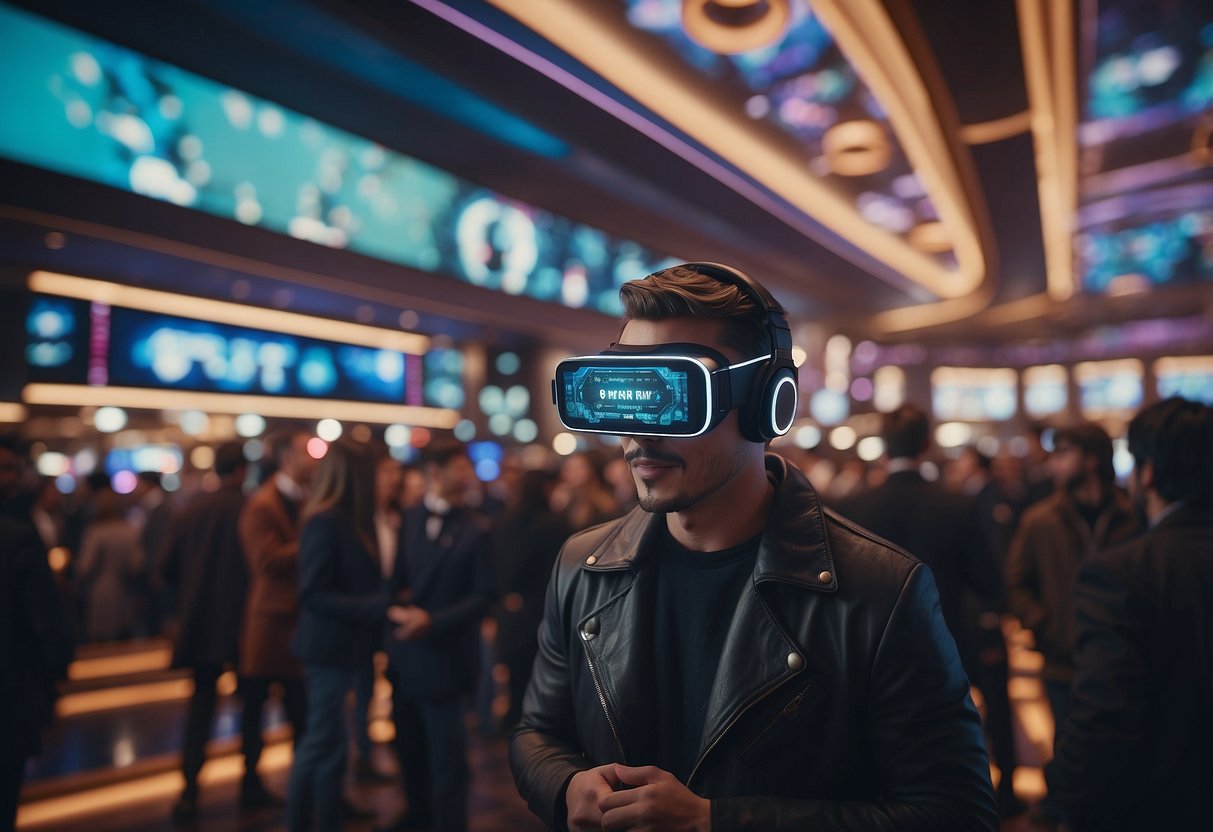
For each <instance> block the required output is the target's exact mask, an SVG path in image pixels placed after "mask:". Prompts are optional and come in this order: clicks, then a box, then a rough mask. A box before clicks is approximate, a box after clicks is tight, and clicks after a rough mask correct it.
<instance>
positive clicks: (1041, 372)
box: [1023, 364, 1070, 419]
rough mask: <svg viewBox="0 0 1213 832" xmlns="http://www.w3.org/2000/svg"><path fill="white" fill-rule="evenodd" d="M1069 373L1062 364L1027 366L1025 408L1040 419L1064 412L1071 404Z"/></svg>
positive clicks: (1032, 415) (1025, 372) (1028, 412)
mask: <svg viewBox="0 0 1213 832" xmlns="http://www.w3.org/2000/svg"><path fill="white" fill-rule="evenodd" d="M1068 385H1069V375H1068V374H1067V373H1066V368H1065V367H1063V366H1062V365H1060V364H1046V365H1043V366H1040V367H1027V368H1025V369H1024V371H1023V409H1024V412H1025V413H1027V414H1028V416H1030V417H1032V418H1034V419H1039V418H1042V417H1044V416H1052V415H1054V414H1056V413H1064V412H1065V409H1066V406H1067V405H1068V404H1069V401H1070V396H1069V389H1068Z"/></svg>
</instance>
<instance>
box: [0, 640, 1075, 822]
mask: <svg viewBox="0 0 1213 832" xmlns="http://www.w3.org/2000/svg"><path fill="white" fill-rule="evenodd" d="M1007 634H1008V637H1009V644H1010V647H1011V667H1012V678H1011V684H1010V695H1011V700H1012V704H1013V707H1014V710H1015V717H1016V741H1017V744H1018V751H1019V758H1020V760H1021V762H1022V763H1023V765H1022V766H1021V767H1020V768H1019V769H1018V770H1017V772H1016V778H1015V787H1016V792H1017V794H1018V795H1019V796H1020V797H1021V798H1023V799H1024V800H1026V801H1028V802H1029V803H1034V802H1035V801H1037V800H1039V799H1040V797H1041V796H1042V795H1043V793H1044V779H1043V776H1042V774H1041V769H1040V765H1041V764H1042V762H1043V761H1044V760H1046V759H1047V756H1048V753H1049V749H1050V748H1051V746H1052V736H1053V722H1052V717H1051V715H1050V713H1049V708H1048V705H1047V703H1046V701H1045V699H1044V692H1043V689H1042V687H1041V684H1040V681H1039V679H1038V676H1037V674H1038V673H1039V668H1040V656H1039V654H1037V653H1034V652H1032V651H1031V650H1029V649H1027V646H1028V645H1029V644H1030V636H1029V634H1027V633H1022V632H1020V631H1019V630H1018V629H1017V627H1016V626H1015V625H1014V623H1013V622H1010V621H1008V622H1007ZM168 660H169V650H168V647H167V645H166V644H165V643H164V642H161V641H156V640H149V641H145V642H142V643H134V644H130V645H125V646H123V647H121V648H118V647H104V646H103V647H95V648H89V649H86V650H84V651H82V653H81V657H80V658H79V659H78V660H77V662H76V663H75V664H74V665H73V668H72V681H71V682H70V684H69V688H68V692H67V694H66V695H65V696H64V697H63V698H62V699H61V700H60V702H59V713H60V718H59V720H58V723H57V724H56V726H55V728H54V730H53V732H52V733H51V735H50V736H49V737H48V740H47V748H46V753H45V754H43V755H42V756H41V757H38V758H36V759H35V760H32V761H31V763H30V766H29V768H28V769H27V778H26V784H25V787H24V789H23V791H22V804H21V808H20V811H19V813H18V820H17V826H18V828H19V829H37V830H62V832H111V830H113V831H114V832H117V830H132V831H138V832H153V830H172V829H181V828H188V829H196V830H200V832H218V830H240V831H242V832H251V831H252V830H265V832H276V830H281V829H285V824H284V815H283V810H282V809H281V808H265V809H258V810H253V811H243V810H240V809H239V808H238V806H237V793H238V789H239V779H240V776H241V774H242V773H243V760H242V758H241V757H240V755H239V750H238V744H239V740H238V736H237V735H238V732H239V727H238V725H239V698H238V696H236V695H233V694H234V688H235V680H234V679H232V678H230V677H225V678H223V679H221V680H220V683H219V688H220V692H221V693H223V694H225V695H224V697H223V698H222V699H221V702H220V709H219V714H218V715H217V718H216V724H215V734H214V739H212V741H211V744H210V746H209V747H208V763H207V765H206V767H205V768H204V769H203V772H202V776H201V789H200V791H201V794H200V811H199V814H198V817H197V819H196V820H195V821H194V822H192V823H190V824H188V825H187V826H185V827H182V826H177V825H174V824H173V822H172V821H171V819H170V812H171V809H172V806H173V803H174V802H175V800H176V798H177V795H178V794H179V792H180V789H181V782H182V781H181V776H180V774H179V773H178V771H177V767H178V765H179V754H178V750H179V749H180V746H181V738H182V733H183V727H184V718H185V708H186V702H187V699H188V697H189V693H190V690H191V684H192V683H191V682H190V680H189V679H188V678H185V677H183V676H182V675H181V674H180V673H178V672H175V671H170V670H168V669H167V665H168ZM386 695H387V689H386V688H385V687H384V686H383V685H382V684H381V685H380V686H378V687H377V690H376V695H375V700H374V702H373V704H372V710H371V715H372V724H371V735H372V737H374V738H376V739H378V740H381V741H380V742H377V743H376V744H375V746H374V751H373V759H374V763H375V765H376V767H377V768H378V769H379V770H380V771H382V772H386V773H389V774H394V773H395V772H396V765H395V761H394V758H393V755H392V754H391V752H390V750H389V747H388V746H387V745H386V743H385V742H382V740H385V739H387V737H389V736H390V730H391V728H390V721H388V720H387V719H385V717H386V716H387V708H388V701H387V698H386ZM978 704H979V705H980V701H979V703H978ZM469 724H470V725H471V726H472V727H473V729H474V728H475V727H476V724H477V722H476V720H475V719H474V718H473V717H469ZM266 739H267V745H266V749H265V753H264V755H263V757H262V761H261V766H260V770H261V772H262V775H263V777H264V779H265V782H266V784H267V785H268V786H269V787H270V789H271V790H272V791H275V792H276V793H278V794H280V795H282V794H285V792H286V780H287V776H288V774H289V770H290V762H291V749H290V742H289V728H287V727H286V726H283V725H281V712H280V709H278V708H277V706H276V705H271V706H269V707H267V728H266ZM471 762H472V789H471V797H470V803H471V811H470V828H471V829H472V830H473V832H499V831H500V832H505V830H509V832H531V830H535V832H539V830H541V829H543V826H542V824H540V823H539V822H538V821H537V820H536V819H535V818H534V817H533V816H532V815H531V814H530V813H529V812H528V811H527V809H526V807H525V805H524V804H523V803H522V800H521V799H520V798H519V797H518V795H517V793H516V792H515V791H514V786H513V781H512V779H511V776H510V772H509V767H508V765H507V763H506V750H505V741H504V739H502V738H501V737H494V736H483V735H481V733H480V732H478V731H476V730H473V731H472V755H471ZM993 776H994V777H995V779H996V780H997V778H998V772H997V771H994V772H993ZM345 790H346V794H347V796H348V797H349V798H350V800H351V801H352V802H353V803H355V804H357V805H358V806H360V807H363V808H365V809H367V810H370V811H372V812H374V814H375V818H374V819H367V820H362V821H356V822H355V821H351V822H350V823H349V824H347V827H346V828H348V829H351V830H360V829H370V828H371V827H372V826H373V825H374V824H375V823H376V822H378V823H386V822H389V821H390V820H392V819H393V818H395V817H396V816H397V815H399V813H400V812H401V811H403V809H404V800H403V796H402V792H401V788H400V783H399V780H398V779H396V778H393V779H392V780H391V781H390V782H385V783H374V784H370V783H365V782H360V781H358V780H357V779H355V778H354V777H353V776H352V775H351V776H349V777H347V782H346V786H345ZM1047 828H1050V827H1048V826H1044V825H1037V824H1034V823H1033V822H1032V821H1031V820H1030V819H1029V816H1027V815H1024V816H1021V817H1018V818H1014V819H1011V820H1008V821H1006V822H1004V824H1003V826H1002V829H1003V832H1034V830H1037V829H1047Z"/></svg>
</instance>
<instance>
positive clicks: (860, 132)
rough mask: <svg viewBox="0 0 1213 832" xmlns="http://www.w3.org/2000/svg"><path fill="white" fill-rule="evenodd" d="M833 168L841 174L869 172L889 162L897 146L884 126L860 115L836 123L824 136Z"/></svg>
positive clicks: (832, 170) (867, 174)
mask: <svg viewBox="0 0 1213 832" xmlns="http://www.w3.org/2000/svg"><path fill="white" fill-rule="evenodd" d="M821 148H822V150H823V151H824V152H825V157H826V161H827V162H829V165H830V172H831V173H836V174H838V175H839V176H869V175H871V174H873V173H879V172H880V171H882V170H884V169H885V168H886V167H888V165H889V160H890V159H891V158H892V157H893V148H892V147H890V146H889V138H888V136H887V135H886V134H885V131H884V127H882V126H881V125H880V124H878V123H876V122H875V121H871V120H868V119H859V120H857V121H844V122H841V123H839V124H835V125H834V126H833V127H831V128H830V129H829V130H827V131H826V132H825V135H823V136H822V137H821Z"/></svg>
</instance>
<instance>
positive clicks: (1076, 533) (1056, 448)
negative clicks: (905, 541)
mask: <svg viewBox="0 0 1213 832" xmlns="http://www.w3.org/2000/svg"><path fill="white" fill-rule="evenodd" d="M1048 467H1049V470H1050V472H1052V475H1053V480H1054V485H1055V488H1054V491H1053V493H1052V494H1051V495H1050V496H1048V497H1045V498H1044V499H1043V500H1041V501H1040V502H1038V503H1035V504H1034V505H1032V506H1030V507H1029V508H1028V509H1027V511H1025V512H1024V515H1023V518H1022V519H1021V520H1020V523H1019V528H1018V529H1016V531H1015V536H1014V537H1013V538H1012V539H1011V548H1010V550H1009V551H1008V552H1007V567H1006V571H1007V602H1008V607H1009V609H1010V611H1011V612H1012V613H1013V614H1014V615H1015V616H1016V617H1017V618H1018V619H1019V621H1020V623H1021V624H1022V625H1023V626H1024V628H1025V629H1028V630H1031V631H1032V635H1033V638H1034V639H1035V643H1036V649H1037V650H1038V651H1040V653H1041V655H1042V656H1044V668H1043V669H1042V670H1041V674H1040V675H1041V680H1042V681H1043V682H1044V687H1045V695H1046V696H1047V697H1048V699H1049V707H1050V708H1051V709H1052V711H1053V723H1054V725H1064V724H1065V721H1066V718H1067V716H1068V714H1069V712H1070V684H1071V683H1072V681H1073V678H1074V639H1075V631H1074V582H1075V579H1076V578H1077V576H1078V569H1079V567H1080V566H1081V565H1082V563H1083V561H1085V560H1086V559H1088V558H1090V557H1091V556H1092V555H1094V554H1095V553H1096V552H1098V551H1100V550H1102V549H1105V548H1108V547H1109V546H1114V545H1116V544H1118V543H1122V542H1124V541H1126V540H1129V539H1130V538H1132V537H1134V536H1135V535H1136V534H1137V533H1138V531H1139V530H1140V527H1139V526H1138V523H1137V519H1136V518H1135V517H1134V515H1133V507H1132V506H1131V505H1130V503H1129V498H1128V497H1127V496H1125V495H1124V494H1123V493H1122V492H1121V491H1120V489H1118V488H1117V487H1116V472H1115V469H1114V468H1113V467H1112V439H1111V437H1109V436H1108V433H1107V431H1105V430H1104V429H1103V428H1102V427H1100V426H1099V425H1096V424H1094V423H1091V422H1085V423H1081V424H1077V425H1073V426H1070V427H1066V428H1059V429H1058V430H1057V431H1055V433H1054V435H1053V453H1052V455H1051V456H1050V457H1049V463H1048ZM1055 736H1056V735H1055ZM1059 816H1060V809H1059V807H1058V806H1057V803H1056V801H1055V800H1054V799H1053V797H1052V795H1046V796H1045V797H1044V799H1043V800H1042V801H1041V802H1040V804H1039V805H1038V806H1037V807H1036V809H1034V810H1033V816H1032V820H1033V821H1034V822H1041V823H1056V822H1057V820H1058V819H1059Z"/></svg>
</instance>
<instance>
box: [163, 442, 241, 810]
mask: <svg viewBox="0 0 1213 832" xmlns="http://www.w3.org/2000/svg"><path fill="white" fill-rule="evenodd" d="M214 471H215V474H216V476H218V477H219V488H218V489H216V490H215V491H213V492H205V491H204V492H201V493H199V494H198V495H197V496H196V497H195V498H194V499H193V500H191V501H190V502H189V504H188V505H187V506H186V507H185V510H184V511H183V512H182V513H181V516H180V517H178V518H176V519H175V521H174V522H173V524H172V527H171V528H170V530H169V534H168V544H167V545H166V547H165V548H164V550H163V552H162V553H161V557H160V559H159V563H158V566H157V572H158V576H159V579H160V580H159V583H160V584H162V585H163V586H164V587H165V588H166V589H169V590H171V591H173V592H174V593H175V594H176V596H177V598H178V599H179V604H178V609H179V617H178V624H177V637H176V641H175V644H174V646H173V667H182V668H188V669H189V670H190V671H192V673H193V677H194V692H193V694H192V695H191V697H190V704H189V708H188V710H187V712H186V719H185V740H184V745H183V748H182V753H181V774H182V776H183V778H184V780H185V788H184V789H182V792H181V796H180V797H179V798H178V800H177V803H176V804H175V805H174V806H173V811H172V815H173V819H174V820H176V821H178V822H183V821H188V820H190V819H192V818H194V817H196V816H197V814H198V773H199V772H200V771H201V770H202V766H203V764H204V763H205V762H206V743H207V740H208V739H209V738H210V735H211V723H212V721H213V720H214V716H215V705H216V702H217V698H218V696H217V693H216V690H215V684H216V683H217V682H218V681H219V677H220V676H221V675H222V674H223V673H224V672H225V671H226V670H228V669H234V668H235V666H236V663H237V658H238V647H239V642H240V623H241V617H242V615H243V613H244V601H245V594H246V592H247V588H248V569H247V566H246V564H245V559H244V552H243V551H242V549H241V544H240V514H241V511H242V510H243V508H244V504H245V496H244V491H243V484H244V478H245V475H246V473H247V472H248V463H247V462H246V461H245V458H244V446H243V445H242V444H241V443H240V442H227V443H225V444H223V445H221V446H219V448H218V450H216V451H215V463H214Z"/></svg>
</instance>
